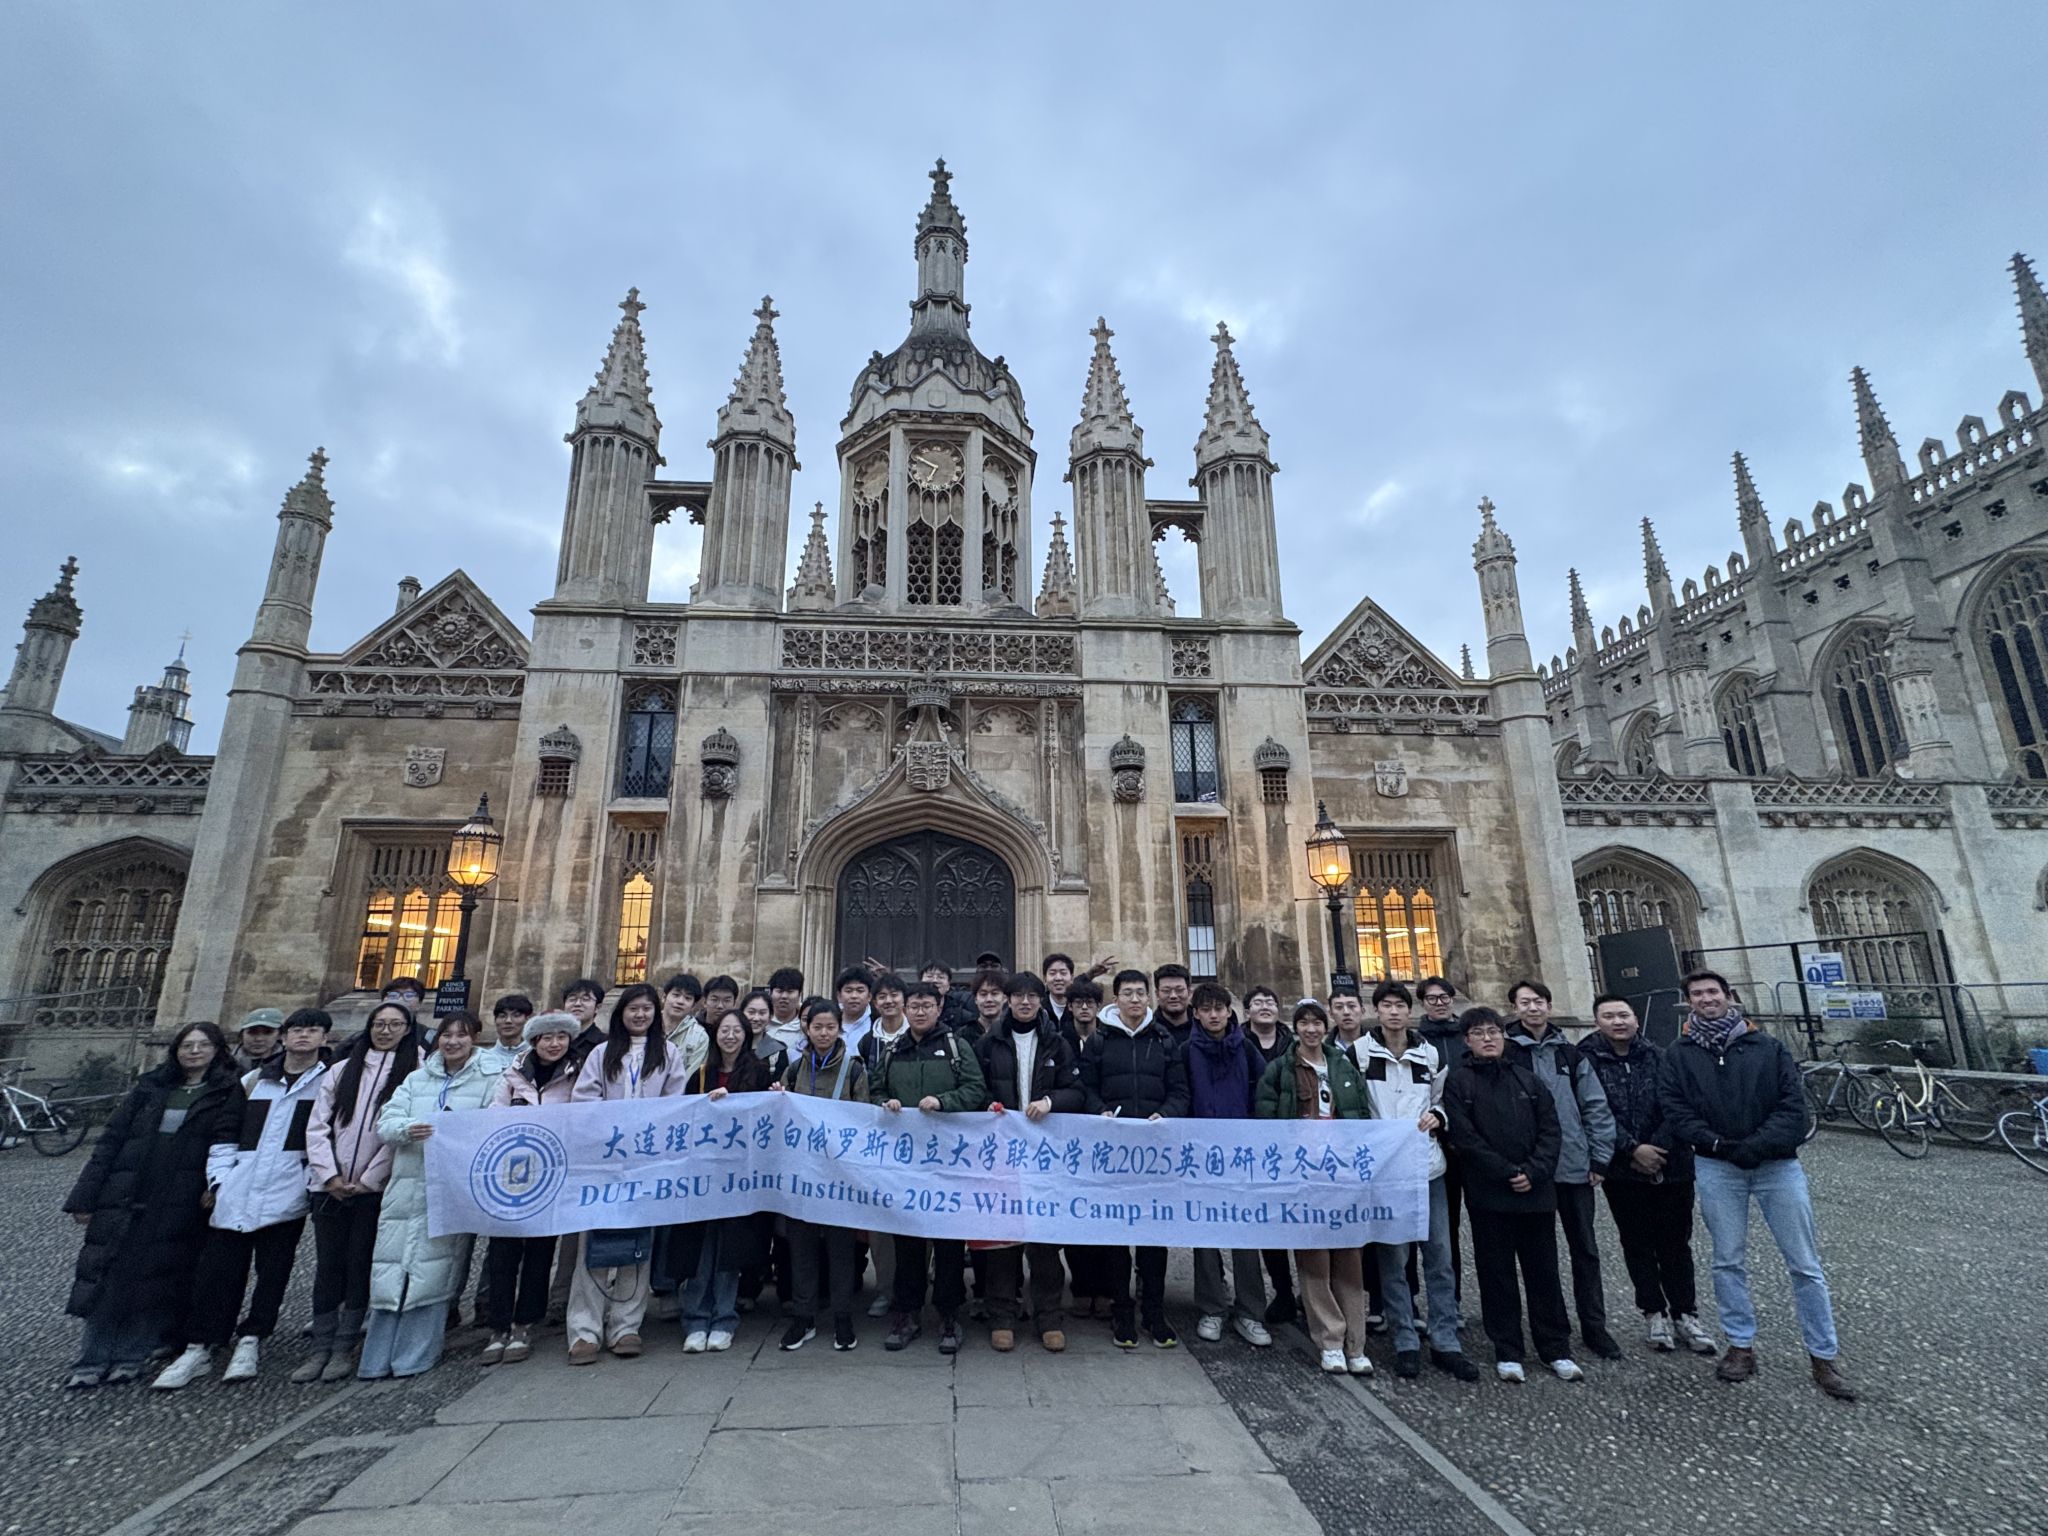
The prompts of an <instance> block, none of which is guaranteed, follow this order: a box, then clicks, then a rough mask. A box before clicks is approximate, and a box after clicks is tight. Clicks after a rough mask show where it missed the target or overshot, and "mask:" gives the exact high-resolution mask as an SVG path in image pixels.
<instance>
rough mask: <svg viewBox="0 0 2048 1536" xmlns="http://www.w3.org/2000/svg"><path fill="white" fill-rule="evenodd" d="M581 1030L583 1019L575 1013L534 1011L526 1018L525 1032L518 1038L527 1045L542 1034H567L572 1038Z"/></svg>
mask: <svg viewBox="0 0 2048 1536" xmlns="http://www.w3.org/2000/svg"><path fill="white" fill-rule="evenodd" d="M582 1030H583V1021H582V1020H581V1019H579V1018H577V1017H576V1015H575V1014H573V1013H562V1012H560V1011H559V1010H557V1011H556V1012H554V1013H536V1014H535V1015H534V1016H533V1017H532V1018H530V1019H528V1020H527V1021H526V1033H525V1034H524V1035H522V1036H521V1037H520V1038H521V1039H523V1040H524V1041H525V1042H526V1043H527V1044H528V1045H531V1044H533V1042H534V1041H536V1040H538V1039H539V1038H540V1037H541V1036H542V1035H567V1036H568V1037H569V1038H570V1039H572V1040H573V1039H575V1038H576V1036H577V1035H578V1034H580V1033H581V1032H582Z"/></svg>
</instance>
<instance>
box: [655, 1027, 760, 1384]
mask: <svg viewBox="0 0 2048 1536" xmlns="http://www.w3.org/2000/svg"><path fill="white" fill-rule="evenodd" d="M770 1086H772V1084H771V1081H770V1078H769V1075H768V1066H767V1064H766V1063H765V1062H763V1061H762V1060H761V1058H760V1057H759V1056H757V1055H755V1054H754V1037H753V1032H752V1030H751V1029H750V1028H749V1027H748V1023H747V1019H746V1016H745V1015H744V1014H743V1013H741V1012H740V1010H739V1009H737V1008H728V1009H726V1010H725V1012H724V1013H723V1014H721V1015H720V1016H719V1017H718V1018H716V1019H714V1020H713V1021H712V1029H711V1052H710V1054H709V1055H708V1056H706V1057H705V1058H704V1061H703V1064H702V1065H701V1066H699V1067H698V1068H697V1070H696V1071H695V1072H693V1073H691V1074H690V1077H689V1082H688V1085H687V1086H686V1088H685V1089H684V1091H685V1092H686V1093H701V1094H703V1095H704V1096H705V1097H706V1098H710V1099H722V1098H725V1097H726V1096H727V1095H729V1094H735V1093H760V1092H763V1091H764V1090H766V1089H767V1088H769V1087H770ZM773 1221H774V1217H773V1216H771V1215H768V1214H766V1213H757V1214H754V1215H749V1216H734V1217H730V1218H728V1219H726V1220H724V1221H699V1222H689V1223H686V1224H684V1225H681V1226H675V1227H670V1228H669V1229H668V1253H667V1262H668V1264H669V1266H670V1268H671V1269H672V1270H673V1271H674V1273H675V1276H676V1278H677V1279H678V1280H679V1281H681V1282H682V1284H681V1289H682V1293H683V1314H682V1316H683V1351H684V1353H686V1354H692V1355H694V1354H698V1353H701V1352H702V1351H705V1350H712V1351H714V1352H715V1351H718V1350H724V1349H730V1348H732V1338H733V1335H734V1334H735V1333H736V1332H738V1330H739V1322H740V1315H739V1289H740V1271H741V1270H743V1269H746V1268H749V1267H753V1266H758V1265H760V1264H762V1263H764V1262H765V1261H766V1260H767V1257H768V1238H769V1233H770V1231H771V1224H772V1223H773Z"/></svg>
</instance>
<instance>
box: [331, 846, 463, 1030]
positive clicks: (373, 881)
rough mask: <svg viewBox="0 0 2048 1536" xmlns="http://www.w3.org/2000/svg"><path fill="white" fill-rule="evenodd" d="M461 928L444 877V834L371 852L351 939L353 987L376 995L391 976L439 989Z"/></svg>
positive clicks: (457, 900) (454, 894)
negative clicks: (359, 918) (357, 929)
mask: <svg viewBox="0 0 2048 1536" xmlns="http://www.w3.org/2000/svg"><path fill="white" fill-rule="evenodd" d="M461 926H462V893H461V892H459V891H458V890H456V889H455V886H454V884H453V883H452V882H451V881H450V880H449V879H448V842H447V838H446V837H445V836H437V837H436V839H435V840H434V841H433V842H411V843H386V844H382V845H380V846H378V847H376V848H373V849H372V850H371V853H370V878H369V889H368V890H366V891H365V892H364V893H363V921H362V928H361V936H360V937H359V938H358V939H357V941H356V964H355V985H356V987H357V989H358V990H360V991H365V992H374V991H377V990H378V989H379V988H381V987H382V986H384V984H385V983H386V982H388V981H389V980H390V979H391V978H392V977H393V976H417V977H419V978H420V979H421V980H422V981H424V982H425V983H426V984H427V986H428V987H429V988H432V987H435V986H438V985H439V984H440V983H441V981H442V980H443V979H444V978H445V977H446V976H447V975H448V973H449V970H450V969H451V968H452V966H453V963H454V959H455V940H456V936H457V933H458V931H459V930H460V928H461Z"/></svg>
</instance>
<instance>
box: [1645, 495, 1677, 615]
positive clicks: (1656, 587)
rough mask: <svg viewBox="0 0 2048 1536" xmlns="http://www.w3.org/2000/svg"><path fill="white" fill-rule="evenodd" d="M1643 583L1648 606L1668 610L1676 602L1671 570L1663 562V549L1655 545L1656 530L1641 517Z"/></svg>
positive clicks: (1646, 519)
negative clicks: (1648, 598) (1646, 590)
mask: <svg viewBox="0 0 2048 1536" xmlns="http://www.w3.org/2000/svg"><path fill="white" fill-rule="evenodd" d="M1643 585H1644V586H1645V587H1647V588H1649V592H1650V606H1651V608H1653V609H1655V610H1656V611H1657V612H1658V613H1660V614H1662V613H1666V612H1669V611H1670V610H1671V609H1672V608H1674V607H1676V606H1677V604H1676V602H1675V601H1674V600H1673V598H1672V594H1671V571H1670V568H1669V567H1667V566H1666V565H1665V564H1664V551H1663V550H1661V549H1659V548H1658V547H1657V530H1656V529H1655V528H1653V527H1651V526H1650V520H1649V519H1648V518H1647V517H1646V518H1644V519H1643Z"/></svg>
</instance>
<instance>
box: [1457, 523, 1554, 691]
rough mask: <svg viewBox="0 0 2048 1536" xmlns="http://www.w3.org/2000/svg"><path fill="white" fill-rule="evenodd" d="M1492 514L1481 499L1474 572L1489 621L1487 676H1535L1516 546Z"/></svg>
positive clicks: (1481, 603) (1473, 560)
mask: <svg viewBox="0 0 2048 1536" xmlns="http://www.w3.org/2000/svg"><path fill="white" fill-rule="evenodd" d="M1493 510H1494V508H1493V501H1492V499H1491V498H1490V497H1484V496H1482V497H1481V498H1480V499H1479V537H1478V538H1477V539H1475V540H1474V541H1473V543H1472V570H1473V572H1474V574H1476V575H1477V576H1478V577H1479V606H1480V611H1481V613H1482V614H1483V615H1484V617H1485V619H1486V675H1487V676H1488V677H1490V678H1503V677H1513V676H1517V675H1519V674H1521V673H1524V672H1531V673H1532V675H1533V670H1532V669H1533V666H1534V664H1533V663H1532V662H1531V660H1530V659H1529V638H1528V635H1527V633H1526V632H1525V631H1524V630H1523V627H1522V592H1521V587H1520V584H1519V583H1518V582H1517V581H1516V579H1515V544H1514V540H1512V539H1510V538H1509V537H1508V536H1507V534H1506V533H1504V532H1503V531H1502V530H1501V526H1500V524H1499V523H1497V522H1495V521H1494V517H1493ZM1540 697H1541V696H1540V695H1539V700H1540Z"/></svg>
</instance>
